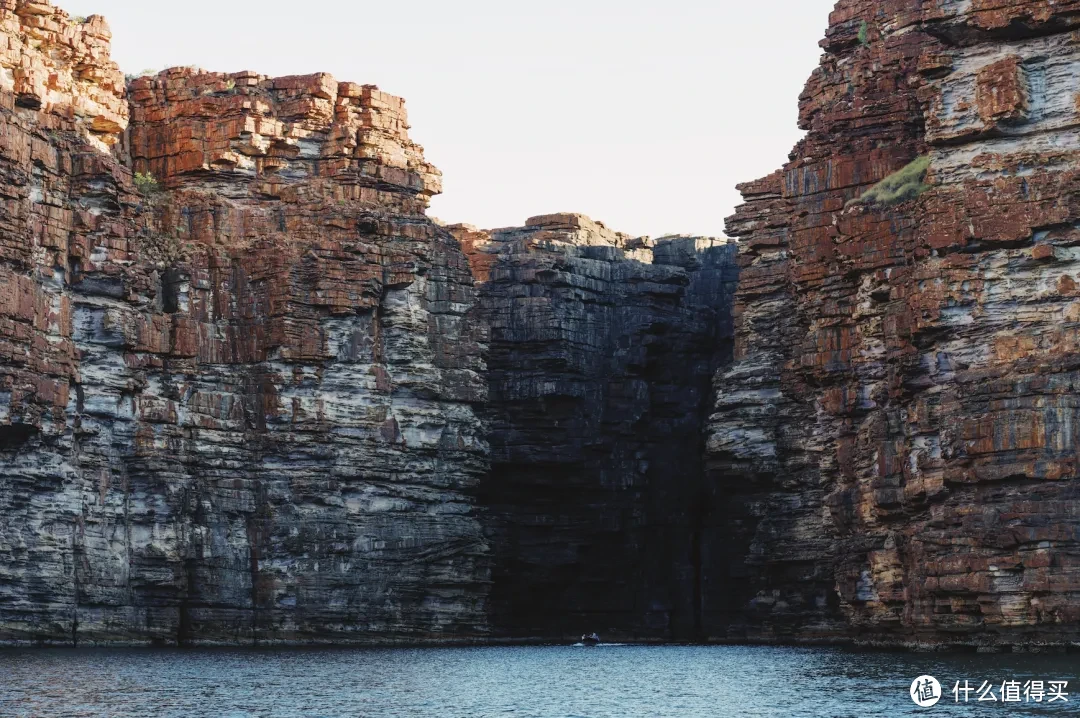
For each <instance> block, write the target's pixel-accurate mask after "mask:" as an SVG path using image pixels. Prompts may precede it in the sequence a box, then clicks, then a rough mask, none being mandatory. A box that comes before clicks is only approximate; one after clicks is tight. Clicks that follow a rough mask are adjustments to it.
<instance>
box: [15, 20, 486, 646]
mask: <svg viewBox="0 0 1080 718" xmlns="http://www.w3.org/2000/svg"><path fill="white" fill-rule="evenodd" d="M0 25H2V28H3V31H4V35H3V37H4V38H5V40H6V42H7V44H5V45H4V46H3V47H4V48H5V49H4V51H3V53H2V54H0V85H2V89H3V90H4V91H3V92H2V93H0V98H2V107H0V168H2V171H3V174H4V183H3V190H2V191H3V192H4V194H5V197H4V202H3V203H2V205H0V228H2V234H0V237H2V239H0V247H2V254H0V357H2V358H3V361H2V362H0V466H2V467H3V469H2V471H0V517H2V521H0V640H2V641H20V640H32V641H55V642H71V641H77V642H104V641H130V642H142V641H166V642H172V641H179V642H184V641H197V642H236V641H250V640H256V641H321V640H329V641H339V642H341V641H353V640H355V641H365V642H372V641H380V640H414V641H419V640H444V639H448V638H453V639H456V640H462V639H471V638H477V637H482V636H483V635H485V633H486V631H487V627H486V626H487V618H486V616H487V613H486V612H487V605H486V596H487V593H488V585H489V574H490V569H489V566H488V559H487V553H488V546H487V543H486V541H485V539H484V537H483V535H482V527H481V524H480V522H479V521H478V517H477V514H476V510H475V505H474V500H473V498H472V491H473V489H474V488H475V487H476V485H477V484H478V483H479V481H480V480H481V478H482V477H483V476H484V475H485V473H486V472H487V469H488V449H487V444H486V441H485V438H484V434H483V431H482V427H481V424H480V421H479V418H478V415H477V407H478V406H480V405H481V404H482V403H483V402H484V400H485V394H486V391H487V388H486V385H485V379H484V374H483V366H484V364H483V356H482V339H483V335H484V332H483V331H482V328H481V326H480V325H479V324H478V323H477V322H476V321H474V320H472V319H470V315H469V313H470V311H471V310H472V308H473V306H474V304H475V301H476V299H475V291H474V288H473V281H472V278H471V276H470V271H469V266H468V263H467V261H466V259H465V257H464V255H463V253H462V252H461V250H460V248H459V246H458V244H457V243H456V242H455V241H454V240H453V239H452V238H451V237H450V235H449V234H448V233H447V232H446V231H444V230H442V229H441V228H439V227H438V226H437V225H435V224H434V223H433V222H432V221H430V220H429V219H427V218H426V217H425V216H424V210H425V208H426V205H427V199H428V197H430V195H431V194H433V193H435V192H437V191H438V189H439V178H438V172H437V171H436V170H435V169H434V168H432V167H431V166H430V165H429V164H427V163H426V162H425V161H424V160H423V155H422V151H421V149H420V148H419V147H418V146H416V145H415V144H413V143H412V142H410V141H409V139H408V135H407V131H406V130H407V127H408V126H407V123H406V117H405V113H404V109H403V106H402V102H401V100H399V99H398V98H395V97H392V96H390V95H386V94H384V93H381V92H379V91H378V90H377V88H374V87H372V86H359V85H354V84H351V83H339V82H337V81H335V80H334V79H333V78H332V77H330V76H329V75H325V74H324V75H313V76H306V77H286V78H267V77H262V76H259V75H256V74H253V73H246V72H245V73H235V74H232V75H221V74H212V73H205V72H201V71H196V70H192V69H181V70H169V71H167V72H163V73H161V74H159V75H157V76H154V77H145V78H141V79H137V80H134V81H133V82H132V83H131V84H130V85H129V86H128V87H127V89H126V92H127V97H125V84H124V78H123V76H122V75H121V74H120V73H119V71H118V70H117V68H116V66H115V65H114V64H113V63H112V62H111V61H110V60H109V57H108V44H107V40H108V30H107V28H106V26H105V23H104V21H103V20H102V19H101V18H98V17H93V18H90V19H88V20H86V21H85V22H77V21H75V20H72V19H71V18H69V17H68V16H67V15H66V14H65V13H63V12H62V11H60V10H57V9H54V8H52V7H50V6H48V5H47V4H45V3H41V2H31V1H28V0H18V2H15V1H13V0H2V1H0ZM5 77H6V79H5ZM129 102H130V105H129ZM129 107H130V109H129ZM129 116H130V124H129ZM133 172H138V173H140V174H139V176H138V178H137V179H138V188H139V190H141V192H137V191H136V185H135V184H133V181H134V180H135V179H136V177H135V176H134V175H133ZM151 176H152V177H151Z"/></svg>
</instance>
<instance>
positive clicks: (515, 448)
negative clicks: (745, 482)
mask: <svg viewBox="0 0 1080 718" xmlns="http://www.w3.org/2000/svg"><path fill="white" fill-rule="evenodd" d="M451 230H452V231H453V232H454V234H455V236H457V237H458V238H459V239H460V240H461V242H462V245H463V246H464V248H465V251H466V253H467V254H468V256H469V259H470V261H471V263H472V265H473V270H474V273H475V275H476V277H477V280H478V282H479V284H478V291H479V295H480V314H481V316H482V317H483V318H484V320H485V323H486V324H488V326H489V327H490V348H489V354H488V386H489V400H490V404H489V407H488V411H487V414H486V416H487V419H488V429H489V442H490V445H491V462H492V468H491V472H490V474H489V475H488V476H486V477H485V478H484V480H483V481H482V482H481V484H480V500H481V503H482V504H483V506H484V507H485V510H486V516H487V519H486V520H487V525H488V527H489V537H490V543H491V545H492V547H493V558H494V561H495V563H494V567H493V580H494V586H493V591H492V596H491V601H492V616H493V618H492V620H493V628H494V630H495V631H496V632H497V633H499V634H503V635H512V636H516V637H570V636H572V635H574V634H576V635H581V633H583V632H586V631H594V630H597V631H601V632H602V633H603V634H604V635H605V636H608V637H616V636H619V637H634V638H639V639H657V640H660V639H669V640H670V639H682V640H689V639H693V638H696V637H697V636H699V635H700V633H701V611H700V606H701V594H702V591H703V585H702V584H703V581H704V580H705V579H706V577H705V576H704V572H703V567H702V560H701V559H702V551H708V549H706V548H703V546H702V543H703V541H702V538H703V536H704V534H705V532H707V531H714V530H715V527H708V526H706V523H707V522H708V521H709V520H711V518H714V517H709V516H707V515H706V514H705V513H704V512H702V511H701V510H700V509H701V503H700V498H701V495H702V490H703V486H702V476H703V471H702V464H701V459H702V436H701V426H702V422H703V420H704V416H705V412H706V410H707V408H708V406H709V397H710V379H711V375H712V372H713V371H715V369H716V368H717V367H718V366H719V365H720V364H721V363H723V362H724V361H726V360H727V359H729V358H730V354H731V347H732V337H731V322H730V312H729V311H725V308H730V306H731V297H732V294H733V293H734V289H735V284H736V282H737V279H738V273H737V268H736V266H735V262H734V259H735V248H736V247H735V245H734V243H732V244H728V243H727V241H726V240H711V239H700V238H666V239H661V240H657V241H655V242H653V241H650V240H648V239H643V238H631V237H628V236H626V235H622V234H619V233H616V232H612V231H611V230H609V229H607V228H606V227H604V225H602V224H600V223H597V222H593V221H592V220H590V219H588V218H587V217H583V216H581V215H569V214H562V215H548V216H542V217H534V218H532V219H530V220H529V221H528V222H527V224H526V226H525V227H516V228H508V229H500V230H494V231H490V232H483V231H477V230H474V229H473V228H470V227H465V226H457V227H452V228H451Z"/></svg>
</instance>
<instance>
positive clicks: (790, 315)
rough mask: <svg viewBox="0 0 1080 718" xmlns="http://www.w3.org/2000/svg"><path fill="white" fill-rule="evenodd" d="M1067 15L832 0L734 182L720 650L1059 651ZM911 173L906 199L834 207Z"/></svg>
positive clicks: (1069, 445) (1065, 458)
mask: <svg viewBox="0 0 1080 718" xmlns="http://www.w3.org/2000/svg"><path fill="white" fill-rule="evenodd" d="M1078 11H1080V5H1078V4H1077V3H1071V2H1036V1H1023V0H1013V1H1011V2H980V0H975V1H974V2H959V1H954V0H934V1H932V2H915V1H914V0H907V1H905V0H892V1H890V2H884V3H880V2H873V3H872V2H865V1H861V0H842V1H841V2H839V3H838V4H837V7H836V10H835V11H834V12H833V14H832V17H831V27H830V29H829V32H828V36H827V38H826V40H825V41H824V42H823V48H824V50H825V55H824V57H823V60H822V64H821V66H820V68H819V69H818V70H817V71H816V72H815V73H814V75H813V77H812V78H811V80H810V82H809V84H808V85H807V88H806V91H805V92H804V94H803V96H802V98H801V124H802V126H803V127H804V128H805V129H806V130H808V135H807V137H806V139H805V140H804V141H803V142H801V143H800V144H799V145H798V146H797V147H796V148H795V151H794V153H793V155H792V158H793V159H792V161H791V163H789V164H788V165H786V166H785V167H784V168H783V170H781V171H780V172H779V173H778V174H775V175H773V176H771V177H768V178H766V179H763V180H760V181H758V182H754V183H750V184H748V185H745V186H743V188H742V189H743V193H744V196H745V197H746V204H745V205H743V206H742V207H741V208H740V209H739V211H738V213H737V214H736V215H735V216H734V217H733V218H732V219H731V220H730V221H729V230H730V233H731V234H733V235H735V236H737V237H739V239H740V240H741V251H740V260H739V261H740V265H741V267H742V275H741V276H742V279H741V285H740V288H739V292H738V298H737V307H736V315H737V319H736V335H737V337H738V339H737V346H736V361H735V362H734V364H733V365H732V366H730V367H728V368H725V369H724V370H722V371H721V372H720V373H719V374H718V376H717V381H716V385H717V390H718V391H717V401H716V405H715V411H714V414H713V416H712V418H711V420H710V425H709V433H710V436H709V440H708V451H709V456H708V464H709V473H710V479H709V484H710V487H711V490H712V492H713V495H714V496H721V495H730V496H731V498H730V500H729V501H728V502H727V504H726V506H725V508H724V509H723V510H724V511H726V512H727V515H728V521H727V522H726V524H727V528H726V530H725V532H724V536H723V537H722V541H724V542H727V543H728V545H730V546H731V547H732V551H731V553H730V557H731V561H732V564H733V566H734V568H733V574H737V575H738V576H740V577H743V578H744V582H743V583H741V584H733V585H737V586H739V589H738V590H737V591H736V592H734V593H733V594H731V595H729V596H727V597H725V599H724V601H721V602H718V603H717V604H716V605H713V606H707V609H706V612H707V614H709V612H710V609H711V612H712V615H713V616H714V617H715V620H708V619H707V623H711V625H712V626H713V635H714V636H716V637H718V638H750V639H754V640H812V639H834V638H843V639H850V638H855V639H859V640H866V641H880V642H889V643H908V644H913V643H924V644H935V645H942V644H946V645H948V644H966V645H980V646H991V645H1000V644H1015V645H1021V646H1023V645H1038V644H1061V643H1066V642H1069V641H1075V640H1077V637H1078V635H1077V634H1078V627H1080V622H1078V618H1080V615H1078V611H1080V608H1078V607H1080V583H1078V576H1080V565H1078V563H1077V558H1076V557H1077V554H1078V549H1080V544H1078V542H1077V534H1078V529H1080V520H1078V518H1077V513H1076V505H1077V504H1076V501H1077V497H1078V487H1080V484H1078V482H1077V446H1078V444H1077V442H1078V440H1080V436H1078V430H1077V427H1078V426H1080V421H1078V420H1080V416H1078V415H1077V411H1078V407H1077V402H1076V399H1075V396H1076V386H1077V382H1078V380H1080V374H1078V368H1080V364H1078V362H1077V357H1078V356H1080V355H1078V353H1077V342H1076V337H1077V336H1078V332H1080V323H1078V321H1080V304H1078V303H1077V290H1076V287H1077V277H1078V273H1080V262H1078V259H1080V255H1078V254H1077V246H1078V245H1080V232H1078V229H1077V228H1078V227H1080V225H1078V224H1077V222H1078V220H1080V208H1078V206H1077V202H1076V198H1077V196H1080V195H1077V168H1078V166H1080V162H1078V161H1080V153H1078V149H1080V148H1078V147H1077V144H1076V132H1075V129H1076V127H1077V126H1078V125H1080V110H1078V104H1077V78H1078V77H1080V44H1078V43H1077V37H1076V34H1075V32H1076V28H1077V27H1078V26H1080V12H1078ZM925 155H929V157H930V159H931V163H930V170H929V174H928V177H927V180H926V181H927V183H928V184H929V185H930V190H929V191H927V192H925V193H924V194H922V195H921V196H919V197H918V198H917V199H914V200H909V201H906V202H903V203H901V204H898V205H895V206H882V205H862V204H854V205H850V206H847V207H846V206H845V205H847V203H848V202H849V201H850V200H852V199H854V198H856V197H857V196H859V195H860V194H861V192H863V191H865V190H866V189H867V188H868V187H869V186H870V185H872V184H873V183H875V182H877V181H878V180H880V179H882V178H883V177H885V176H887V175H889V174H890V173H892V172H894V171H896V170H898V169H900V168H901V167H903V166H905V165H906V164H908V163H909V162H910V161H911V160H913V159H915V158H917V157H920V156H925Z"/></svg>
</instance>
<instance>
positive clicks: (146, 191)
mask: <svg viewBox="0 0 1080 718" xmlns="http://www.w3.org/2000/svg"><path fill="white" fill-rule="evenodd" d="M135 189H136V190H138V191H139V194H141V195H142V196H144V197H148V196H149V195H152V194H154V193H155V192H157V191H158V189H159V187H158V181H157V180H156V179H154V175H152V174H150V173H149V172H136V173H135Z"/></svg>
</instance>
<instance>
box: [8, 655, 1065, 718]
mask: <svg viewBox="0 0 1080 718" xmlns="http://www.w3.org/2000/svg"><path fill="white" fill-rule="evenodd" d="M1078 669H1080V661H1078V660H1077V659H1076V658H1075V657H1073V656H1065V655H1056V656H1049V655H1020V654H1007V655H974V654H970V655H964V654H961V655H948V654H905V653H885V652H881V653H878V652H859V651H845V650H840V649H822V648H754V647H678V646H672V647H644V646H601V647H599V648H573V647H521V648H517V647H507V648H429V649H389V648H388V649H281V650H269V649H264V650H257V649H250V650H245V649H207V650H154V649H146V650H142V649H116V650H104V649H103V650H85V649H82V650H63V649H56V650H53V649H27V650H14V649H12V650H0V716H5V718H6V717H7V716H13V717H14V716H20V717H21V716H27V717H29V716H33V717H34V718H62V717H68V716H71V717H74V716H95V717H96V716H108V717H109V718H121V717H123V718H128V717H129V716H130V717H138V718H147V717H157V716H169V717H170V718H174V717H175V718H192V717H195V716H214V717H215V718H216V717H221V718H253V717H256V716H258V717H260V718H263V717H265V718H271V717H277V716H281V717H283V718H284V717H288V718H293V717H299V716H303V717H304V718H317V717H319V716H325V717H330V716H333V717H334V718H337V717H338V716H350V717H353V716H364V717H367V716H371V717H373V718H384V717H389V718H397V717H401V716H410V717H412V716H460V717H462V718H465V717H469V718H472V717H479V716H485V717H486V716H501V717H504V718H506V717H510V718H519V717H521V718H525V717H533V716H535V717H543V718H548V717H560V718H562V717H565V718H570V717H575V718H576V717H578V716H582V717H588V718H616V717H618V718H636V717H638V716H642V717H644V716H648V717H649V718H655V717H666V716H672V717H675V716H678V717H680V718H684V717H690V716H768V717H769V718H773V717H775V718H792V717H802V716H806V717H808V718H809V717H812V718H819V717H834V716H835V717H841V716H843V717H847V716H850V717H851V718H868V717H870V716H890V717H891V716H908V715H931V716H932V715H938V716H991V715H997V716H1014V715H1054V716H1060V715H1073V714H1077V715H1080V677H1078V676H1080V674H1078ZM922 674H930V675H933V676H936V677H937V679H938V680H939V681H940V682H941V683H942V685H943V688H944V692H945V694H946V696H945V698H944V699H943V700H942V701H941V702H940V703H939V704H938V705H937V706H935V707H933V708H919V707H917V706H916V705H915V704H914V703H913V702H912V700H911V698H910V697H909V695H908V690H909V688H910V685H911V682H912V680H913V679H914V678H915V677H916V676H919V675H922ZM1033 679H1034V680H1042V681H1045V682H1049V681H1051V680H1054V681H1058V680H1061V681H1064V680H1067V681H1069V693H1070V695H1069V702H1068V703H1064V702H1061V701H1057V702H1055V703H1053V704H1050V703H1047V702H1046V701H1045V699H1044V702H1043V703H1041V704H1036V703H1033V702H1028V703H1019V704H1017V703H1002V702H1001V701H1000V698H1001V696H1000V685H1001V683H1002V681H1005V680H1017V681H1020V682H1021V683H1024V682H1026V681H1028V680H1033ZM964 680H967V681H968V682H969V685H971V686H973V687H979V686H980V685H981V684H982V682H983V681H990V682H992V683H994V684H996V687H995V689H994V691H993V693H994V695H995V696H996V697H998V699H999V700H998V702H989V701H984V702H981V703H976V702H975V698H976V697H977V696H976V695H975V694H974V693H973V694H972V695H971V697H970V701H971V702H969V703H967V704H963V703H960V704H957V703H955V702H954V699H953V696H952V689H953V685H954V684H955V683H956V681H961V682H962V681H964ZM1073 689H1075V690H1076V691H1077V693H1076V694H1075V695H1073V694H1072V690H1073Z"/></svg>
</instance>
